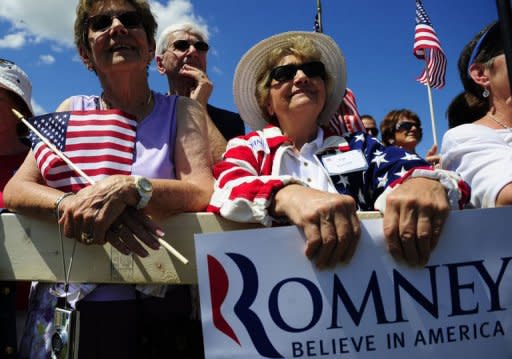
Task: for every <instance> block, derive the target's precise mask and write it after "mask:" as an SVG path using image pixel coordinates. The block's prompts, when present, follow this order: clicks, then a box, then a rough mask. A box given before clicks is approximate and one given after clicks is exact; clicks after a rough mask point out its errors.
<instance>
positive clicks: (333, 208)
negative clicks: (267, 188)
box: [274, 185, 361, 268]
mask: <svg viewBox="0 0 512 359" xmlns="http://www.w3.org/2000/svg"><path fill="white" fill-rule="evenodd" d="M274 201H275V203H274V209H275V211H274V212H275V215H277V216H286V217H288V218H289V219H290V221H291V222H292V223H293V224H296V225H297V226H299V227H300V228H302V229H303V230H304V234H305V236H306V250H305V254H306V256H307V257H308V258H310V259H313V258H315V259H316V265H317V267H318V268H325V267H334V266H335V265H336V264H337V263H339V262H347V261H349V260H350V259H351V258H352V256H353V254H354V252H355V249H356V246H357V242H358V240H359V237H360V234H361V229H360V225H359V219H358V218H357V215H356V202H355V201H354V199H353V198H352V197H350V196H345V195H340V194H336V193H328V192H324V191H318V190H315V189H311V188H307V187H303V186H300V185H288V186H285V187H283V188H282V189H281V190H279V191H278V192H277V193H276V195H275V197H274Z"/></svg>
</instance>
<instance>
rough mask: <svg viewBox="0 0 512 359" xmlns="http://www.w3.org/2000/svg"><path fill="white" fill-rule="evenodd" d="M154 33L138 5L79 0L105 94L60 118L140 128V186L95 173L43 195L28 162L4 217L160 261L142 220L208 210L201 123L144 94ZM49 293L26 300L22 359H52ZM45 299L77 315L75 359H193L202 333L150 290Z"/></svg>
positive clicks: (82, 46)
mask: <svg viewBox="0 0 512 359" xmlns="http://www.w3.org/2000/svg"><path fill="white" fill-rule="evenodd" d="M155 31H156V22H155V19H154V17H153V15H152V13H151V10H150V7H149V4H148V3H147V1H146V0H107V1H104V0H101V1H100V0H96V1H91V0H81V1H80V2H79V4H78V7H77V17H76V21H75V43H76V46H77V48H78V51H79V53H80V57H81V59H82V61H83V62H84V64H85V65H86V66H87V68H88V69H89V70H90V71H93V72H94V73H95V74H96V75H97V77H98V79H99V81H100V84H101V87H102V89H103V92H102V93H101V94H98V95H93V96H72V97H70V98H68V99H67V100H65V101H64V102H63V103H62V104H61V105H60V106H59V108H58V109H59V110H60V111H65V110H108V109H119V110H122V111H123V113H128V114H130V118H132V119H134V121H135V125H136V140H135V141H136V142H135V148H134V150H133V163H132V164H131V173H132V174H133V175H137V176H132V175H113V176H107V175H106V174H107V173H108V171H105V172H101V171H102V167H100V168H99V169H98V168H94V171H99V174H98V173H97V172H94V175H95V176H96V179H97V182H96V184H94V185H92V186H89V187H85V188H83V189H81V190H79V191H78V192H76V193H64V192H63V191H62V190H59V189H56V188H50V187H49V186H48V185H47V184H46V183H47V178H45V177H44V176H43V175H42V174H41V172H40V170H39V169H38V166H37V164H36V161H35V159H34V155H33V154H32V153H30V154H29V155H28V157H27V158H26V160H25V162H24V163H23V165H22V166H21V168H20V170H19V171H18V172H17V173H16V175H15V176H14V177H13V179H12V180H11V181H10V182H9V184H8V185H7V188H6V192H5V202H6V205H7V206H8V207H9V208H10V209H13V210H16V211H18V212H21V213H26V214H32V215H38V216H46V217H48V218H52V217H54V216H55V213H56V211H57V212H58V214H57V215H58V216H59V217H60V220H59V222H60V224H61V225H62V226H63V228H64V234H65V235H66V236H67V237H71V238H74V239H75V240H77V241H80V242H82V243H84V244H86V245H102V244H103V243H105V242H106V241H107V242H110V243H111V244H112V245H113V246H115V247H116V248H117V249H118V250H119V251H121V252H122V253H124V254H129V253H133V254H135V255H138V256H147V255H148V252H147V251H146V250H145V249H144V248H143V246H142V245H141V241H142V242H145V243H146V244H147V245H149V246H150V247H151V248H153V249H156V248H158V242H157V241H156V240H155V239H154V238H153V236H152V235H151V234H153V235H156V236H159V237H161V236H162V235H163V233H162V231H161V229H159V228H158V226H157V225H156V223H154V222H153V221H152V220H150V219H149V217H148V216H147V215H151V216H152V217H153V218H162V217H165V216H169V215H172V214H175V213H180V212H186V211H200V210H203V209H204V208H205V207H206V205H207V203H208V200H209V198H210V196H211V193H212V189H213V177H212V175H211V163H210V155H209V144H208V139H207V136H206V133H207V130H206V123H205V114H204V111H203V109H202V108H201V107H200V106H199V105H198V104H196V103H195V102H194V101H192V100H190V99H187V98H181V97H176V96H165V95H161V94H158V93H155V92H153V91H151V89H150V88H149V85H148V79H147V77H148V74H147V67H148V65H149V64H150V62H151V61H152V59H153V57H154V51H155V41H154V35H155ZM106 112H108V111H106ZM103 125H104V126H108V124H103ZM84 126H86V125H84ZM112 127H113V126H112ZM84 130H85V127H84ZM110 130H111V131H116V129H114V128H111V129H110ZM88 169H90V166H88V167H84V170H85V171H87V170H88ZM49 172H50V171H49ZM49 289H50V286H49V285H42V284H40V285H38V286H37V287H36V288H35V290H34V291H33V292H32V294H31V295H32V301H31V305H32V306H31V308H30V313H29V319H28V325H27V326H26V330H25V333H24V338H23V341H22V344H21V357H22V358H25V357H30V358H43V357H44V358H47V357H48V350H49V347H50V345H49V340H50V339H49V337H50V334H51V332H52V318H53V308H54V306H55V302H56V299H55V297H53V296H51V295H50V294H49ZM51 289H52V293H57V294H60V295H61V296H66V297H67V299H68V301H69V302H70V303H71V304H72V305H75V304H76V308H77V309H78V310H79V311H80V316H81V320H80V345H79V348H80V349H79V350H80V352H79V357H81V358H115V357H117V358H155V357H156V358H160V357H164V356H165V355H173V354H174V355H176V356H177V357H187V356H194V357H195V356H199V355H200V351H201V342H200V327H199V324H198V323H197V322H191V321H190V320H189V318H190V315H191V312H192V303H191V302H192V301H191V296H190V292H189V288H188V287H186V286H185V287H175V288H172V291H167V293H166V292H165V291H160V292H158V293H154V292H151V291H149V290H148V289H150V288H143V291H144V293H141V292H140V291H136V290H135V287H134V286H126V285H99V286H94V285H81V286H70V288H69V290H67V291H64V290H62V288H60V287H56V288H51ZM144 289H145V290H144ZM152 294H155V295H157V296H153V295H152ZM194 326H195V327H194ZM192 328H193V333H192V332H191V330H192ZM182 336H185V337H188V339H187V340H188V344H189V345H188V346H187V343H186V341H184V340H182V339H179V338H181V337H182Z"/></svg>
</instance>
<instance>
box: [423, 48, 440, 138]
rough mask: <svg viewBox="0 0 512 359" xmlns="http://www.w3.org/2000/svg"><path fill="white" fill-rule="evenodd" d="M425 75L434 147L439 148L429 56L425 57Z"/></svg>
mask: <svg viewBox="0 0 512 359" xmlns="http://www.w3.org/2000/svg"><path fill="white" fill-rule="evenodd" d="M425 74H426V75H427V92H428V105H429V109H430V122H431V124H432V138H433V140H434V145H436V146H437V130H436V119H435V117H434V103H433V101H432V88H431V87H430V72H429V70H428V60H427V56H425Z"/></svg>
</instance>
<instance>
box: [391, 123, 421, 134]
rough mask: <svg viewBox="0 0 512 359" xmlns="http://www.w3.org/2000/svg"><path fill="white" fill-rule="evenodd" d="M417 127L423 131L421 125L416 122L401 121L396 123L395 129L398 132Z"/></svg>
mask: <svg viewBox="0 0 512 359" xmlns="http://www.w3.org/2000/svg"><path fill="white" fill-rule="evenodd" d="M413 127H416V129H417V130H418V131H421V125H420V124H418V123H416V122H400V123H397V124H396V127H395V129H396V130H397V131H398V132H402V131H410V130H411V128H413Z"/></svg>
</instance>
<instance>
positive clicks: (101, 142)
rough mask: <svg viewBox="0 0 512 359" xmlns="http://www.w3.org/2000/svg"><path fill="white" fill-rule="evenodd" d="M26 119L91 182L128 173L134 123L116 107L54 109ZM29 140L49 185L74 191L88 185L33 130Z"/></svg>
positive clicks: (130, 161) (135, 123)
mask: <svg viewBox="0 0 512 359" xmlns="http://www.w3.org/2000/svg"><path fill="white" fill-rule="evenodd" d="M28 121H29V122H30V123H31V124H32V125H33V126H34V127H35V128H36V129H37V130H38V131H39V132H40V133H41V134H42V135H43V136H44V137H46V138H47V139H48V140H49V141H50V142H51V143H52V144H53V145H54V146H55V147H56V148H57V149H58V150H59V151H61V152H63V153H64V154H65V155H66V156H67V157H68V158H69V159H70V160H71V161H72V162H73V163H74V164H75V165H76V166H77V167H78V168H80V169H81V170H82V171H83V172H84V173H85V174H86V175H87V176H89V177H91V179H93V180H94V181H97V180H100V179H102V178H104V177H106V176H110V175H114V174H125V175H129V174H131V167H132V162H133V155H134V148H135V138H136V137H135V136H136V132H135V129H136V127H137V122H136V121H134V120H133V119H131V118H129V117H127V114H125V113H123V112H121V111H119V110H106V111H71V112H54V113H49V114H46V115H42V116H36V117H32V118H31V119H29V120H28ZM29 139H30V141H31V143H32V151H33V153H34V156H35V159H36V162H37V166H38V167H39V170H40V171H41V174H42V176H43V178H44V179H45V180H46V183H47V184H48V186H50V187H53V188H57V189H60V190H62V191H65V192H77V191H79V190H80V189H81V188H83V187H86V186H87V185H88V182H87V180H86V179H85V178H82V177H81V176H80V175H79V174H77V173H76V172H75V171H74V170H73V169H72V168H71V167H69V166H68V165H67V164H66V163H65V162H64V161H63V160H62V159H61V158H59V157H58V156H57V155H56V154H55V153H53V152H52V150H51V149H50V148H49V147H48V146H47V145H46V144H44V142H43V141H41V140H40V139H39V137H37V136H36V135H35V134H34V133H33V132H31V133H30V135H29Z"/></svg>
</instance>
